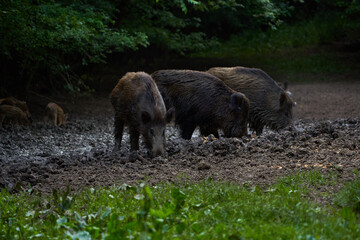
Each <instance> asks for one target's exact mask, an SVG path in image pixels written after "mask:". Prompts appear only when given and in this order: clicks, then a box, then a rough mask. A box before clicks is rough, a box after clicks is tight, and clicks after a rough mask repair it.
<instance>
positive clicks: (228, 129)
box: [151, 70, 249, 139]
mask: <svg viewBox="0 0 360 240" xmlns="http://www.w3.org/2000/svg"><path fill="white" fill-rule="evenodd" d="M151 76H152V77H153V79H154V80H155V82H156V84H157V85H158V88H159V90H160V92H161V94H162V96H163V99H164V101H165V105H166V107H167V108H172V107H174V108H175V123H176V124H177V125H179V127H180V130H181V136H182V137H183V138H184V139H190V138H191V136H192V134H193V132H194V130H195V128H196V127H197V126H199V127H200V131H201V134H202V135H209V134H210V133H212V134H214V135H215V136H216V137H219V135H218V132H217V131H218V129H221V130H223V132H224V134H225V137H241V136H244V135H247V123H248V111H249V100H248V99H247V98H246V97H245V96H244V94H242V93H239V92H235V91H234V90H231V89H230V88H229V87H227V86H226V85H225V84H224V83H223V82H222V81H221V80H219V79H218V78H216V77H214V76H212V75H210V74H208V73H205V72H199V71H192V70H160V71H156V72H154V73H153V74H152V75H151Z"/></svg>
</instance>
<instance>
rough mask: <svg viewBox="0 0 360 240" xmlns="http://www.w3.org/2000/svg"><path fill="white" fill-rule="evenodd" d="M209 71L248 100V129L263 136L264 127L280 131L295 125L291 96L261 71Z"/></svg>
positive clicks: (215, 69)
mask: <svg viewBox="0 0 360 240" xmlns="http://www.w3.org/2000/svg"><path fill="white" fill-rule="evenodd" d="M207 72H208V73H210V74H212V75H214V76H216V77H218V78H220V79H221V80H223V81H224V83H225V84H226V85H228V86H229V87H230V88H232V89H234V90H235V91H240V92H242V93H244V94H245V95H246V97H248V98H249V100H250V112H249V118H250V122H249V126H250V129H252V130H255V131H256V134H257V135H259V134H261V133H262V131H263V128H264V127H265V126H268V127H269V128H271V129H273V130H280V129H282V128H285V127H286V126H288V125H290V124H291V123H292V118H293V114H292V107H293V106H294V102H293V101H292V99H291V97H290V96H289V94H288V93H287V92H286V91H285V90H284V89H282V88H280V87H279V86H278V84H277V83H276V82H275V81H274V80H273V79H272V78H271V77H270V76H269V75H267V74H266V73H265V72H264V71H262V70H261V69H257V68H245V67H231V68H222V67H214V68H210V69H209V70H208V71H207Z"/></svg>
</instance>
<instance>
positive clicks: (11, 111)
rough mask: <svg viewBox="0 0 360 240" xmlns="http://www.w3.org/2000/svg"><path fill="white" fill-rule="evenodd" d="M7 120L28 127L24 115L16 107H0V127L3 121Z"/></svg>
mask: <svg viewBox="0 0 360 240" xmlns="http://www.w3.org/2000/svg"><path fill="white" fill-rule="evenodd" d="M5 118H6V119H8V120H10V121H12V122H13V123H15V124H21V125H24V126H28V125H29V120H28V118H27V117H26V114H25V113H24V112H23V111H22V110H21V109H20V108H18V107H15V106H10V105H0V127H2V123H3V121H4V119H5Z"/></svg>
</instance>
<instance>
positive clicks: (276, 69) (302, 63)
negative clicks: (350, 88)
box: [191, 16, 360, 82]
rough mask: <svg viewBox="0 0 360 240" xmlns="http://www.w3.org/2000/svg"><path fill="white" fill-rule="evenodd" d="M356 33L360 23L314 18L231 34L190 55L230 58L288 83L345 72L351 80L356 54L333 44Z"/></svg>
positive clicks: (335, 76) (338, 76) (339, 77)
mask: <svg viewBox="0 0 360 240" xmlns="http://www.w3.org/2000/svg"><path fill="white" fill-rule="evenodd" d="M359 32H360V25H359V24H357V25H356V24H355V23H350V22H347V21H345V20H344V18H341V17H336V16H333V17H332V18H330V20H329V17H327V18H326V17H325V18H324V17H322V18H321V17H316V18H314V19H311V20H308V21H304V22H299V23H297V24H294V25H283V26H281V27H280V28H279V29H276V30H268V31H266V32H262V31H248V32H245V33H242V34H240V35H233V36H232V37H231V38H230V39H229V40H228V41H226V42H224V43H222V44H220V45H218V46H216V47H213V48H210V49H207V50H206V51H201V52H197V53H195V54H192V55H191V57H193V58H205V59H219V60H221V59H232V60H231V61H232V62H234V64H235V65H236V64H237V65H243V66H247V67H258V68H262V69H264V70H265V71H267V72H269V74H270V75H271V76H273V77H274V78H276V79H279V78H280V79H281V80H284V81H290V82H314V81H332V80H346V79H347V78H349V77H348V76H347V77H346V76H345V75H353V76H354V77H353V78H351V80H353V79H358V78H357V77H356V76H358V72H357V69H358V68H359V64H358V61H357V57H356V55H355V54H354V53H352V52H351V51H349V52H343V51H342V50H341V46H338V45H336V44H334V43H337V42H342V41H345V42H346V41H350V42H351V41H353V40H354V39H356V38H354V39H353V37H354V35H356V33H357V34H358V33H359ZM358 35H359V34H358ZM358 35H356V36H358ZM231 61H226V62H227V63H228V62H231ZM220 62H221V61H220ZM342 78H343V79H342Z"/></svg>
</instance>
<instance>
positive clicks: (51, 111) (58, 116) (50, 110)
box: [43, 102, 69, 126]
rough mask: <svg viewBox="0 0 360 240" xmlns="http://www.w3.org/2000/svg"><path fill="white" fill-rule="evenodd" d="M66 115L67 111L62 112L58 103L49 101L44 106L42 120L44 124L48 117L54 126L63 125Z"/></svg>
mask: <svg viewBox="0 0 360 240" xmlns="http://www.w3.org/2000/svg"><path fill="white" fill-rule="evenodd" d="M68 116H69V115H68V113H64V110H63V109H62V108H61V107H60V106H59V105H57V104H56V103H53V102H50V103H48V105H47V106H46V108H45V114H44V118H43V122H44V124H45V123H46V121H47V120H48V119H50V120H51V121H52V122H53V123H54V125H55V126H65V125H66V120H67V118H68Z"/></svg>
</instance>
